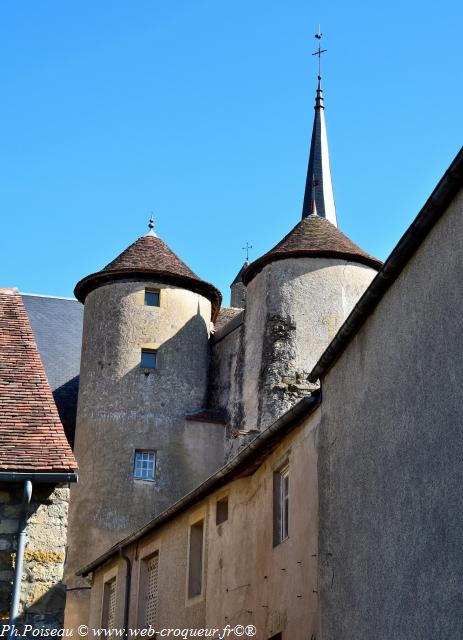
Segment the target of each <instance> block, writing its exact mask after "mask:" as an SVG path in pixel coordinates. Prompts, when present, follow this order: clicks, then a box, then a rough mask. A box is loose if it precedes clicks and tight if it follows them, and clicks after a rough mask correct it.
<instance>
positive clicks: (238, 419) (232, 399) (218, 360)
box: [209, 323, 244, 438]
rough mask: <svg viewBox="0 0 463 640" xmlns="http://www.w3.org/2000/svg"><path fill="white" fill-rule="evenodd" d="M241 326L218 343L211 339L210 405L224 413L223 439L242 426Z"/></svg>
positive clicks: (242, 355)
mask: <svg viewBox="0 0 463 640" xmlns="http://www.w3.org/2000/svg"><path fill="white" fill-rule="evenodd" d="M243 364H244V323H241V324H239V325H237V326H236V328H234V329H233V330H232V331H230V332H229V333H227V334H226V335H225V336H223V337H221V338H220V339H219V340H215V339H213V340H212V344H211V366H210V380H209V389H210V400H209V401H210V404H211V406H213V407H223V408H224V409H226V411H227V415H228V422H227V437H228V438H230V437H232V434H234V433H235V432H236V431H237V430H239V429H240V428H241V427H242V421H243V417H244V409H243Z"/></svg>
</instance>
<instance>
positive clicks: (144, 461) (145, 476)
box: [133, 449, 156, 480]
mask: <svg viewBox="0 0 463 640" xmlns="http://www.w3.org/2000/svg"><path fill="white" fill-rule="evenodd" d="M155 470H156V456H155V452H154V451H143V450H141V449H138V450H137V451H135V463H134V466H133V476H134V478H136V479H137V480H154V472H155Z"/></svg>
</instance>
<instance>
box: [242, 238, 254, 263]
mask: <svg viewBox="0 0 463 640" xmlns="http://www.w3.org/2000/svg"><path fill="white" fill-rule="evenodd" d="M249 249H252V244H249V242H246V246H244V247H243V251H246V262H249Z"/></svg>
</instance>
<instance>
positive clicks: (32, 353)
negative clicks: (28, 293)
mask: <svg viewBox="0 0 463 640" xmlns="http://www.w3.org/2000/svg"><path fill="white" fill-rule="evenodd" d="M76 469H77V463H76V461H75V458H74V455H73V453H72V450H71V447H70V446H69V444H68V442H67V440H66V436H65V435H64V429H63V425H62V424H61V422H60V419H59V416H58V411H57V409H56V406H55V403H54V401H53V396H52V393H51V390H50V387H49V385H48V381H47V377H46V375H45V371H44V368H43V365H42V361H41V360H40V356H39V353H38V351H37V347H36V344H35V340H34V336H33V333H32V329H31V326H30V324H29V319H28V317H27V313H26V310H25V308H24V304H23V301H22V298H21V296H20V295H19V293H18V292H17V291H16V290H14V289H0V471H23V472H24V471H26V472H27V471H30V472H69V471H71V472H72V471H75V470H76Z"/></svg>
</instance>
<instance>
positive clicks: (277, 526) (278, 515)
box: [273, 465, 289, 547]
mask: <svg viewBox="0 0 463 640" xmlns="http://www.w3.org/2000/svg"><path fill="white" fill-rule="evenodd" d="M288 524H289V466H288V465H285V466H284V467H282V468H281V469H279V470H278V471H275V472H274V474H273V546H274V547H275V546H276V545H277V544H280V542H283V540H286V538H287V537H288V535H289V528H288Z"/></svg>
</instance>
